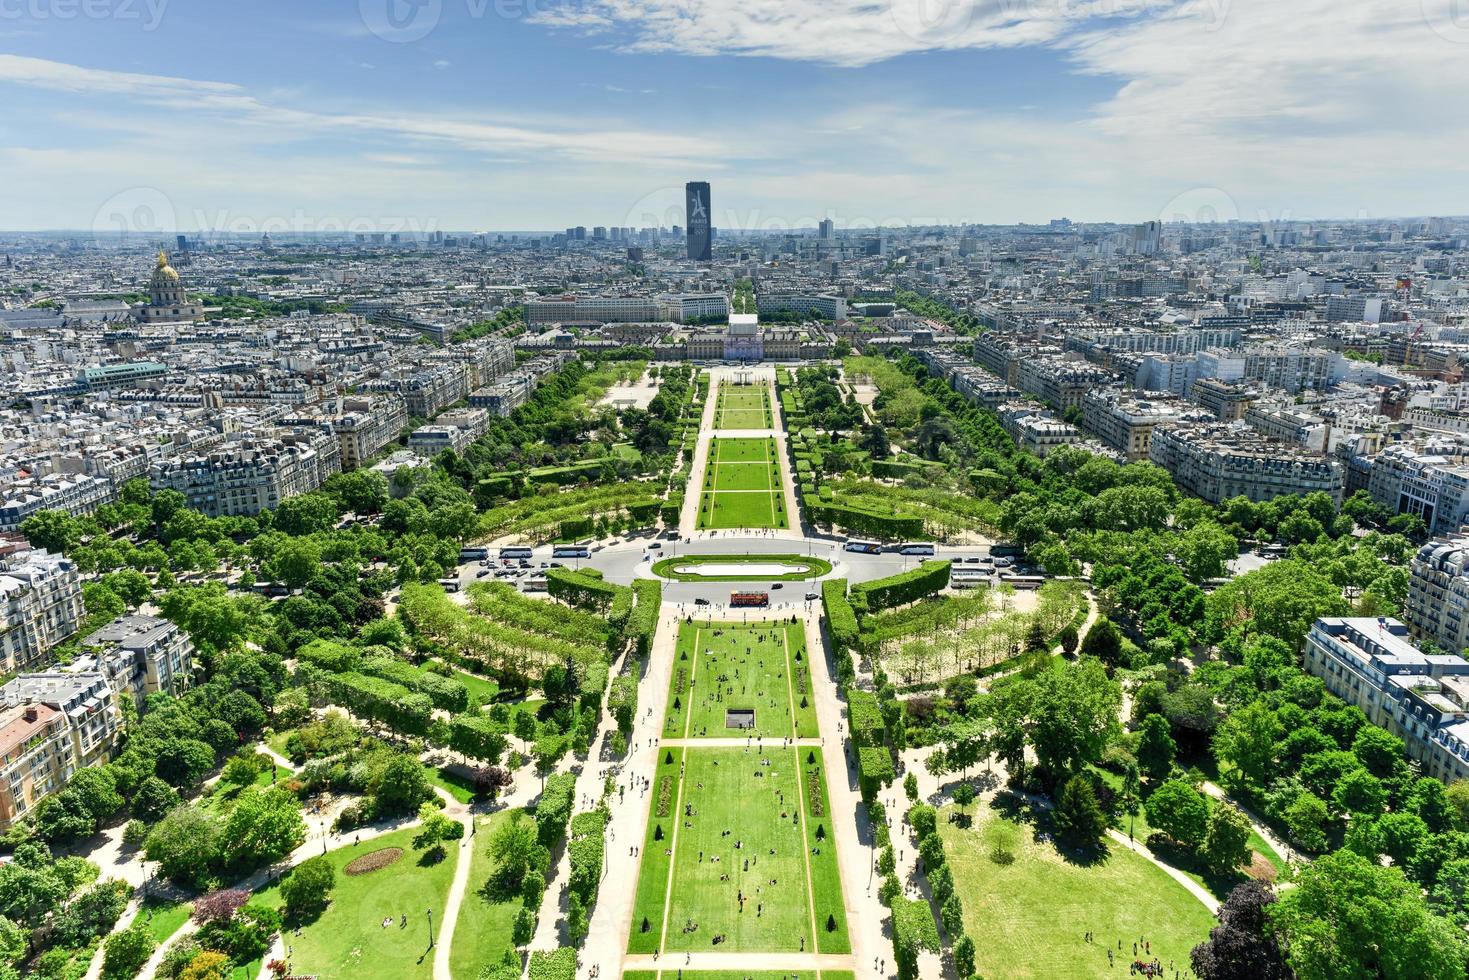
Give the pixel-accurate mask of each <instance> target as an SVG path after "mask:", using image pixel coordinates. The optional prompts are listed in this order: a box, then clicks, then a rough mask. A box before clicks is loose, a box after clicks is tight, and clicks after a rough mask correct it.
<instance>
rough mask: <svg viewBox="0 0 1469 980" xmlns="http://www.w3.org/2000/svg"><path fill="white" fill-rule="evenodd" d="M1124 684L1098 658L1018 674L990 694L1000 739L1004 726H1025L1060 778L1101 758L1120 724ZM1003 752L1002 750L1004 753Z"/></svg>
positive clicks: (1041, 755) (1042, 759)
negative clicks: (1122, 687) (1115, 678)
mask: <svg viewBox="0 0 1469 980" xmlns="http://www.w3.org/2000/svg"><path fill="white" fill-rule="evenodd" d="M1121 706H1122V689H1121V687H1120V686H1119V685H1118V684H1117V682H1116V681H1114V680H1112V679H1111V678H1109V677H1108V676H1107V673H1106V670H1105V669H1104V668H1103V667H1102V664H1101V662H1100V661H1098V660H1094V659H1092V658H1091V657H1083V658H1082V659H1080V660H1078V661H1076V662H1075V663H1058V664H1055V665H1052V666H1050V667H1048V668H1046V669H1043V670H1041V671H1040V672H1039V673H1037V674H1035V675H1034V676H1033V677H1025V676H1023V675H1021V676H1017V677H1016V678H1014V679H1013V680H1010V681H1009V682H1008V683H1006V684H1005V685H1004V686H1003V687H1001V688H999V689H998V690H997V691H995V693H994V694H993V695H992V696H991V697H990V699H989V705H988V709H987V710H988V712H989V714H990V717H991V719H992V720H993V721H994V723H995V726H996V729H997V737H998V740H999V742H1000V744H1001V745H1004V744H1005V741H1006V735H1005V732H1006V729H1008V728H1011V727H1012V726H1013V727H1014V728H1015V730H1016V732H1017V733H1020V732H1026V730H1027V728H1028V732H1026V734H1027V735H1028V741H1029V742H1030V744H1031V747H1032V748H1033V749H1034V750H1035V754H1036V757H1037V759H1038V760H1039V761H1040V764H1041V765H1042V766H1044V767H1045V769H1046V771H1047V772H1049V773H1050V774H1051V777H1052V778H1053V779H1054V780H1055V781H1056V782H1057V783H1058V784H1059V783H1060V782H1061V781H1063V780H1064V779H1065V778H1066V777H1067V776H1068V775H1070V774H1071V773H1073V772H1076V771H1077V770H1079V769H1080V768H1081V766H1082V765H1084V764H1085V763H1088V762H1095V761H1097V760H1098V759H1100V758H1101V754H1102V749H1103V748H1104V747H1105V746H1106V744H1107V741H1108V740H1109V739H1110V738H1111V736H1112V734H1113V733H1114V732H1115V731H1116V730H1117V727H1118V726H1117V713H1118V711H1119V710H1120V709H1121ZM1002 754H1004V753H1002Z"/></svg>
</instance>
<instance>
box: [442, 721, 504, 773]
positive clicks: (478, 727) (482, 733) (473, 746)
mask: <svg viewBox="0 0 1469 980" xmlns="http://www.w3.org/2000/svg"><path fill="white" fill-rule="evenodd" d="M507 745H508V743H507V742H506V740H505V732H504V726H503V725H501V724H500V723H499V722H495V721H491V720H490V718H489V716H488V715H456V716H454V717H453V718H451V719H450V720H449V748H451V749H453V750H454V751H455V752H458V753H460V754H461V755H467V756H469V757H470V758H471V759H476V760H478V761H480V762H483V763H485V764H486V765H491V766H492V765H495V764H496V763H497V762H499V761H500V757H501V756H502V755H504V754H505V749H506V747H507Z"/></svg>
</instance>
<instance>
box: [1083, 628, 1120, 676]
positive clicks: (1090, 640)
mask: <svg viewBox="0 0 1469 980" xmlns="http://www.w3.org/2000/svg"><path fill="white" fill-rule="evenodd" d="M1081 653H1082V655H1083V656H1086V657H1096V658H1097V659H1098V660H1100V661H1101V662H1102V663H1104V664H1114V665H1115V664H1117V663H1119V662H1120V661H1121V660H1122V631H1121V630H1119V629H1118V628H1117V626H1116V625H1115V624H1114V623H1113V622H1112V620H1110V619H1106V618H1102V619H1098V620H1097V621H1096V622H1095V623H1093V624H1092V628H1091V629H1089V630H1087V631H1086V637H1085V638H1084V639H1083V640H1082V641H1081Z"/></svg>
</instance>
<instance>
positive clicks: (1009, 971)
mask: <svg viewBox="0 0 1469 980" xmlns="http://www.w3.org/2000/svg"><path fill="white" fill-rule="evenodd" d="M970 809H971V811H972V810H973V809H974V808H972V807H971V808H970ZM951 812H952V808H946V809H945V811H944V813H943V814H941V815H940V817H939V822H938V826H939V832H940V833H941V834H942V835H943V838H944V847H945V850H946V852H947V854H948V861H949V865H950V867H951V868H952V870H953V875H954V887H955V890H956V892H957V894H958V895H959V897H960V900H961V901H962V902H963V904H964V926H965V930H966V931H967V932H968V933H969V935H971V936H975V937H983V940H984V941H983V942H980V941H978V940H976V942H975V948H976V954H977V959H976V967H977V969H976V972H977V973H979V974H981V975H983V976H1003V977H1013V978H1026V977H1034V978H1051V977H1091V976H1104V975H1107V971H1108V965H1107V947H1108V945H1109V944H1110V946H1111V948H1112V952H1113V955H1114V956H1115V957H1117V958H1118V960H1119V962H1118V964H1117V967H1116V969H1117V970H1119V971H1122V970H1125V969H1126V965H1125V964H1126V963H1130V962H1131V961H1132V943H1133V941H1134V940H1136V939H1137V938H1138V937H1139V936H1142V937H1144V938H1145V939H1147V940H1148V941H1149V942H1151V943H1152V954H1151V958H1157V959H1161V960H1162V961H1163V962H1164V963H1165V964H1166V963H1168V962H1169V961H1172V962H1174V963H1176V964H1177V963H1187V962H1188V953H1189V950H1190V949H1192V948H1193V947H1194V946H1195V945H1197V944H1198V943H1199V942H1201V941H1203V940H1204V939H1205V938H1207V936H1208V934H1209V929H1210V928H1211V927H1212V926H1213V925H1214V917H1213V916H1212V915H1210V914H1209V911H1208V910H1207V909H1206V908H1204V906H1203V905H1202V904H1200V903H1199V901H1198V899H1196V898H1194V897H1193V896H1192V895H1190V894H1189V893H1188V892H1187V891H1186V890H1184V888H1183V887H1182V886H1181V885H1179V884H1178V883H1177V882H1176V881H1174V880H1173V879H1172V878H1169V877H1168V875H1167V874H1165V873H1164V872H1163V871H1162V870H1161V869H1159V868H1157V867H1155V866H1154V865H1152V864H1151V863H1149V862H1148V861H1147V860H1146V859H1145V858H1143V857H1142V856H1141V855H1138V854H1135V853H1133V852H1132V851H1129V850H1127V849H1126V848H1124V847H1122V846H1120V845H1118V846H1114V847H1111V848H1110V849H1109V850H1108V851H1107V852H1106V853H1105V854H1104V855H1103V856H1102V857H1100V858H1099V859H1098V860H1096V861H1095V863H1091V864H1084V863H1074V862H1073V861H1070V860H1068V859H1067V858H1065V857H1062V856H1061V855H1060V854H1059V853H1057V851H1056V848H1055V846H1054V845H1053V844H1051V843H1043V842H1040V841H1037V840H1036V839H1035V831H1034V828H1033V827H1032V826H1031V825H1029V824H1025V823H1018V822H1015V821H1011V820H1009V818H1007V817H1003V816H1001V815H999V814H998V813H996V812H994V811H993V810H990V809H988V808H980V810H979V813H978V815H977V816H976V817H975V822H974V827H973V828H972V829H971V828H961V827H960V826H959V825H957V824H952V823H949V821H948V816H949V814H950V813H951ZM1002 821H1003V822H1008V823H1010V824H1011V825H1012V827H1013V831H1012V832H1013V840H1014V860H1013V861H1012V862H1011V863H1009V864H1003V863H999V862H996V861H995V860H993V859H992V857H991V854H992V852H993V850H994V841H995V839H996V836H997V835H996V828H997V827H998V825H999V824H1000V823H1001V822H1002ZM1088 931H1090V932H1092V933H1094V934H1095V935H1096V941H1095V942H1092V943H1087V942H1085V941H1084V939H1083V933H1085V932H1088ZM1118 940H1122V944H1123V945H1122V949H1121V951H1120V952H1119V951H1118V949H1117V941H1118Z"/></svg>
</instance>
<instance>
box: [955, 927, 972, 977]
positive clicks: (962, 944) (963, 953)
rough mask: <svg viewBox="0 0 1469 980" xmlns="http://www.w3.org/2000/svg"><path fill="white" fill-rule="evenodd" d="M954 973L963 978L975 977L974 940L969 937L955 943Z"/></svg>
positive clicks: (959, 939) (963, 937) (962, 937)
mask: <svg viewBox="0 0 1469 980" xmlns="http://www.w3.org/2000/svg"><path fill="white" fill-rule="evenodd" d="M954 972H955V973H957V974H959V976H960V977H961V978H966V977H971V976H973V975H974V940H973V939H970V938H969V936H967V935H962V936H960V937H959V938H958V939H956V940H955V941H954Z"/></svg>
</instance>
